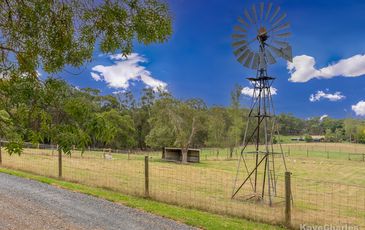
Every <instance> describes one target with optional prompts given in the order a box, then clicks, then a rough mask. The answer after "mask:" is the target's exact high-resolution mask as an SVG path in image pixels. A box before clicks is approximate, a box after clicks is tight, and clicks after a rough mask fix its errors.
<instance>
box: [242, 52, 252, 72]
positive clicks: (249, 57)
mask: <svg viewBox="0 0 365 230" xmlns="http://www.w3.org/2000/svg"><path fill="white" fill-rule="evenodd" d="M252 58H253V52H251V51H250V53H249V54H248V57H247V59H246V61H245V63H244V64H243V65H244V66H246V67H247V68H251V62H252Z"/></svg>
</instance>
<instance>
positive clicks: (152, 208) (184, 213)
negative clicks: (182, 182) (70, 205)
mask: <svg viewBox="0 0 365 230" xmlns="http://www.w3.org/2000/svg"><path fill="white" fill-rule="evenodd" d="M0 172H1V173H6V174H10V175H14V176H18V177H23V178H27V179H31V180H35V181H39V182H42V183H46V184H50V185H53V186H57V187H60V188H64V189H68V190H71V191H74V192H80V193H84V194H88V195H91V196H95V197H99V198H102V199H106V200H109V201H112V202H115V203H120V204H123V205H126V206H129V207H132V208H137V209H140V210H143V211H146V212H150V213H153V214H156V215H159V216H163V217H166V218H170V219H173V220H176V221H179V222H182V223H185V224H188V225H191V226H194V227H198V228H202V229H245V230H246V229H247V230H249V229H263V230H264V229H283V228H282V227H280V226H272V225H268V224H263V223H257V222H253V221H250V220H245V219H240V218H232V217H227V216H221V215H216V214H211V213H208V212H203V211H199V210H194V209H187V208H182V207H178V206H174V205H169V204H164V203H161V202H157V201H153V200H150V199H145V198H138V197H133V196H128V195H123V194H120V193H117V192H113V191H109V190H106V189H102V188H95V187H90V186H85V185H81V184H77V183H72V182H67V181H62V180H58V179H54V178H49V177H44V176H38V175H34V174H31V173H26V172H21V171H16V170H11V169H6V168H1V167H0Z"/></svg>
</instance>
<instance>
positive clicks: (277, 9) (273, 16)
mask: <svg viewBox="0 0 365 230" xmlns="http://www.w3.org/2000/svg"><path fill="white" fill-rule="evenodd" d="M279 11H280V6H278V7H276V10H275V12H274V14H273V15H272V16H271V18H270V22H272V20H274V18H275V17H276V15H278V13H279Z"/></svg>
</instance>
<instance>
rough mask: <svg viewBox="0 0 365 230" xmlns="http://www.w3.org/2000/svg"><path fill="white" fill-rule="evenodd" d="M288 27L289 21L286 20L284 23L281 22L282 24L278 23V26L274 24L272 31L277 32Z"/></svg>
mask: <svg viewBox="0 0 365 230" xmlns="http://www.w3.org/2000/svg"><path fill="white" fill-rule="evenodd" d="M289 27H290V23H289V22H287V23H285V24H282V25H279V26H276V27H274V28H273V30H272V31H273V32H278V31H281V30H285V29H288V28H289Z"/></svg>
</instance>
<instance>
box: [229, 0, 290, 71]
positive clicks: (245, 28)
mask: <svg viewBox="0 0 365 230" xmlns="http://www.w3.org/2000/svg"><path fill="white" fill-rule="evenodd" d="M286 19H287V14H286V13H285V12H282V11H281V8H280V7H279V6H276V7H275V6H274V5H273V4H272V3H271V2H270V3H267V4H265V3H263V2H261V3H259V4H253V5H252V6H251V7H250V8H248V9H245V10H244V11H243V15H242V16H240V17H238V19H237V20H238V25H236V26H235V27H234V31H235V32H234V34H232V39H233V43H232V46H233V48H234V51H233V53H234V55H235V56H236V59H237V61H238V62H239V63H241V64H242V65H243V66H245V67H247V68H250V69H255V70H259V69H261V68H264V69H266V66H267V65H268V64H275V63H276V62H277V60H276V59H277V58H282V59H284V60H286V61H290V62H291V61H292V58H293V56H292V48H291V46H290V44H289V43H288V42H287V41H286V40H285V39H287V38H288V37H290V36H291V33H290V32H289V31H288V29H289V28H290V23H288V22H286Z"/></svg>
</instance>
